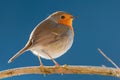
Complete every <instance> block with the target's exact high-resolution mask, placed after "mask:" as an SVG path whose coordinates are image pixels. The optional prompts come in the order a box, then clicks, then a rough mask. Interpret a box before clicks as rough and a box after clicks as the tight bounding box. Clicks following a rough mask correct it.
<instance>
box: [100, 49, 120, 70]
mask: <svg viewBox="0 0 120 80" xmlns="http://www.w3.org/2000/svg"><path fill="white" fill-rule="evenodd" d="M98 51H99V52H100V53H101V54H102V55H103V56H104V57H105V58H106V59H107V60H108V61H109V62H110V63H112V64H113V65H114V66H115V67H116V68H117V69H119V67H118V65H117V64H115V62H113V61H112V60H111V59H110V58H109V57H108V56H106V55H105V53H104V52H103V51H102V50H101V49H100V48H98Z"/></svg>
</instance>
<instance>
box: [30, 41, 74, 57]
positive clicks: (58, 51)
mask: <svg viewBox="0 0 120 80" xmlns="http://www.w3.org/2000/svg"><path fill="white" fill-rule="evenodd" d="M72 43H73V40H70V39H66V40H63V41H59V42H55V43H52V44H50V45H47V46H45V47H44V48H43V47H42V46H35V47H33V48H32V49H30V50H31V51H32V52H33V54H35V55H36V56H38V54H39V55H40V57H42V58H45V59H50V57H49V56H48V55H47V54H49V55H50V56H51V57H52V58H58V57H60V56H61V55H63V54H64V53H66V52H67V51H68V49H70V47H71V46H72Z"/></svg>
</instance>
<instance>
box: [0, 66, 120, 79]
mask: <svg viewBox="0 0 120 80" xmlns="http://www.w3.org/2000/svg"><path fill="white" fill-rule="evenodd" d="M25 74H95V75H104V76H114V77H119V78H120V70H119V69H116V68H110V67H98V66H68V65H64V66H60V67H54V66H44V67H40V66H32V67H21V68H15V69H8V70H4V71H1V72H0V79H3V78H8V77H12V76H18V75H25Z"/></svg>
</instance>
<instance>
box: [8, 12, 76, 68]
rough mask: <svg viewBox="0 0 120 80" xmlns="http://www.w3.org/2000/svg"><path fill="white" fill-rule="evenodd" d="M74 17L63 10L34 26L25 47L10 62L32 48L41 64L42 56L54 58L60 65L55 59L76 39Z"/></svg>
mask: <svg viewBox="0 0 120 80" xmlns="http://www.w3.org/2000/svg"><path fill="white" fill-rule="evenodd" d="M73 19H74V17H73V16H72V15H71V14H69V13H67V12H63V11H57V12H54V13H53V14H51V15H50V16H48V17H47V18H46V19H45V20H43V21H42V22H41V23H39V24H38V25H37V26H36V27H35V28H34V30H33V31H32V32H31V35H30V38H29V40H28V42H27V44H26V45H25V47H24V48H22V49H21V50H20V51H19V52H17V53H16V54H15V55H14V56H13V57H12V58H10V60H9V61H8V63H10V62H12V61H13V60H14V59H16V58H17V57H18V56H20V55H21V54H23V53H24V52H25V51H28V50H30V51H32V52H33V54H35V55H36V56H38V58H39V61H40V65H41V66H42V65H43V63H42V61H41V58H45V59H49V60H52V61H53V62H54V63H55V65H56V66H58V65H59V64H58V63H57V62H56V61H55V60H54V59H55V58H58V57H60V56H61V55H63V54H64V53H66V52H67V51H68V49H70V47H71V46H72V43H73V40H74V30H73V27H72V21H73Z"/></svg>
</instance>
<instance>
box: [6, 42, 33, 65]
mask: <svg viewBox="0 0 120 80" xmlns="http://www.w3.org/2000/svg"><path fill="white" fill-rule="evenodd" d="M30 46H31V42H30V41H29V42H28V43H27V44H26V46H25V47H24V48H23V49H21V50H20V51H19V52H17V53H16V54H15V55H14V56H13V57H12V58H10V59H9V61H8V63H11V62H13V61H14V60H15V59H16V58H17V57H18V56H20V55H21V54H23V53H24V52H25V51H27V50H28V49H29V48H30Z"/></svg>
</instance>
